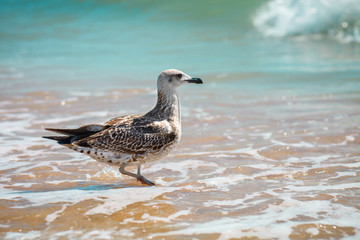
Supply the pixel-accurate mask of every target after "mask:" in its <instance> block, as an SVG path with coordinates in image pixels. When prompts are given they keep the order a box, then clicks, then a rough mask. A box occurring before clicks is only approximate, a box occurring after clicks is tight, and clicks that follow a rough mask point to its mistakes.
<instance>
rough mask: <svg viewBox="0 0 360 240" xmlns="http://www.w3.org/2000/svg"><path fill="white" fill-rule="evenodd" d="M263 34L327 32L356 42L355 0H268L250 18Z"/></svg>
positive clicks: (359, 21)
mask: <svg viewBox="0 0 360 240" xmlns="http://www.w3.org/2000/svg"><path fill="white" fill-rule="evenodd" d="M253 24H254V25H255V27H256V28H257V29H258V30H259V31H260V32H261V33H263V34H264V35H267V36H274V37H289V36H290V37H291V36H310V37H314V38H316V37H321V36H324V35H325V36H330V37H331V38H335V39H337V40H339V41H340V42H345V43H348V42H357V43H360V2H359V0H342V1H337V0H319V1H313V0H272V1H270V2H268V3H267V4H265V5H264V6H263V7H261V8H260V9H259V11H258V12H257V14H256V15H255V17H254V19H253Z"/></svg>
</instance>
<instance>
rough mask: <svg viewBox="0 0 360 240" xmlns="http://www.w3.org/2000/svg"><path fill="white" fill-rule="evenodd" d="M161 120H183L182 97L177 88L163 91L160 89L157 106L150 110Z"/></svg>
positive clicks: (178, 121)
mask: <svg viewBox="0 0 360 240" xmlns="http://www.w3.org/2000/svg"><path fill="white" fill-rule="evenodd" d="M149 114H151V115H153V116H156V117H157V118H159V120H165V119H167V120H168V121H171V122H177V123H180V122H181V114H180V99H179V95H178V93H177V91H176V89H173V90H168V89H167V91H163V90H158V98H157V103H156V106H155V107H154V108H153V109H152V110H151V111H150V112H149Z"/></svg>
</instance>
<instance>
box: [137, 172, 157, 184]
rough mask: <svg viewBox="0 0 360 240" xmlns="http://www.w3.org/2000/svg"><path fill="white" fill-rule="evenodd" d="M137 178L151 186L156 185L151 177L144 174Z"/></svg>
mask: <svg viewBox="0 0 360 240" xmlns="http://www.w3.org/2000/svg"><path fill="white" fill-rule="evenodd" d="M136 179H137V180H138V181H140V182H141V183H142V184H145V185H149V186H156V184H155V183H153V182H152V181H150V180H149V179H146V178H145V177H144V176H142V175H140V176H137V177H136Z"/></svg>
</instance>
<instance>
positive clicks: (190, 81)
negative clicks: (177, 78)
mask: <svg viewBox="0 0 360 240" xmlns="http://www.w3.org/2000/svg"><path fill="white" fill-rule="evenodd" d="M185 81H187V82H188V83H196V84H202V83H203V81H202V80H201V79H200V78H192V79H190V80H185Z"/></svg>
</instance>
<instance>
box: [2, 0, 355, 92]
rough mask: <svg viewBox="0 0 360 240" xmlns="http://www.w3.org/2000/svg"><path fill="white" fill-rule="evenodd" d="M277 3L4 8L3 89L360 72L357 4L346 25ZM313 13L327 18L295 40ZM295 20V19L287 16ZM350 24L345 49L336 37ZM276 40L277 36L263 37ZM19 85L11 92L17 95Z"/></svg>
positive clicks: (344, 18) (307, 6) (345, 11)
mask: <svg viewBox="0 0 360 240" xmlns="http://www.w3.org/2000/svg"><path fill="white" fill-rule="evenodd" d="M274 2H275V1H274ZM274 2H270V3H272V5H271V4H269V6H267V5H266V2H264V1H196V2H185V3H183V2H177V1H171V2H168V1H158V0H157V1H70V0H67V1H36V2H32V1H3V2H2V7H1V9H0V16H1V17H0V36H1V38H0V52H1V53H0V68H1V73H2V74H1V79H2V81H3V82H4V81H5V82H6V83H8V82H9V81H10V80H9V79H16V81H12V82H16V83H24V82H25V83H29V82H31V84H29V85H30V86H29V87H32V88H34V89H43V88H46V89H49V88H52V87H56V88H57V89H58V88H65V90H66V88H67V86H68V85H66V84H70V83H71V88H77V89H82V88H84V87H85V88H87V87H90V90H91V89H92V88H93V87H97V88H98V89H99V88H101V87H103V86H104V83H106V84H105V85H106V86H107V87H108V88H112V87H113V86H114V84H115V85H120V86H124V85H127V86H128V85H129V84H130V85H131V84H136V83H137V82H138V81H141V80H147V81H148V80H153V79H155V78H156V76H157V74H158V73H159V72H160V71H162V70H164V69H167V68H178V69H182V70H184V71H185V72H191V73H195V74H202V75H211V74H229V73H243V72H262V73H274V72H275V73H279V72H280V73H293V72H295V73H297V72H311V73H313V72H315V73H317V72H349V71H351V72H354V71H355V72H358V71H359V70H360V45H359V42H360V40H359V39H360V37H359V26H360V24H359V19H358V16H359V15H360V10H359V7H358V5H359V4H357V3H358V1H356V0H354V1H342V2H341V3H337V4H336V5H337V9H340V10H339V11H340V12H341V13H342V15H341V14H339V13H337V12H336V13H334V12H333V11H332V8H330V7H329V6H328V5H329V4H330V5H333V3H334V1H330V0H329V1H323V2H324V4H323V5H324V6H321V5H320V4H317V5H316V6H312V5H315V4H311V1H302V6H298V5H301V3H297V1H287V2H289V4H285V3H286V1H285V3H283V4H281V2H280V3H279V4H280V6H273V5H274V4H275V3H276V2H275V3H274ZM326 3H327V4H326ZM279 4H278V5H279ZM319 5H320V6H319ZM349 6H354V7H353V8H349ZM282 8H284V9H283V12H281V11H280V10H281V9H282ZM314 8H315V9H324V8H325V10H326V9H327V8H328V12H326V11H325V10H323V11H325V13H321V12H320V14H318V16H313V18H314V19H313V20H312V22H309V21H308V22H306V24H305V23H304V24H302V25H300V26H297V25H295V24H293V25H294V27H296V28H297V31H296V32H295V33H293V32H289V30H288V28H289V27H285V26H289V24H287V22H289V21H291V20H294V21H297V22H299V20H300V21H301V20H302V19H303V18H305V19H309V18H310V17H311V16H310V17H309V16H308V15H309V14H308V12H309V11H311V10H313V9H314ZM274 9H275V10H276V9H280V10H278V11H279V13H277V12H275V13H273V12H274V11H275V10H274ZM294 10H297V12H296V13H294V16H293V18H294V19H291V16H288V14H286V11H288V12H290V11H294ZM284 12H285V13H284ZM276 13H277V14H278V15H276ZM326 14H327V15H326ZM273 15H276V16H273ZM324 15H326V16H324ZM323 18H325V19H326V20H327V21H325V20H322V19H323ZM329 21H330V23H328V22H329ZM324 22H325V23H324ZM344 22H346V24H347V25H348V27H347V28H346V30H347V31H346V32H345V30H344V31H343V32H345V33H346V35H345V34H343V35H344V36H343V39H339V38H340V36H338V35H336V36H335V37H334V36H333V35H331V34H330V33H332V32H334V30H336V31H337V32H339V31H340V30H341V29H340V30H338V29H339V26H341V25H344ZM349 28H352V29H351V30H349ZM314 29H315V30H314ZM276 30H277V32H281V34H280V36H277V35H276V34H272V35H275V36H272V35H271V34H270V35H271V36H269V37H264V36H267V35H269V33H268V32H269V31H270V32H276ZM287 31H288V32H287ZM278 35H279V34H278ZM345 41H346V43H345ZM16 83H13V84H14V85H12V84H10V86H12V89H17V90H20V87H18V85H16ZM110 83H111V85H108V84H110ZM82 84H83V85H82ZM5 90H7V91H8V90H9V89H8V88H6V89H5ZM88 90H89V89H88Z"/></svg>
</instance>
